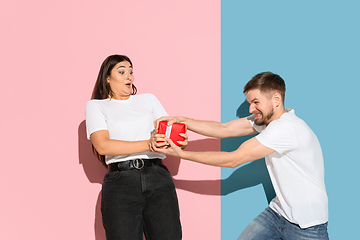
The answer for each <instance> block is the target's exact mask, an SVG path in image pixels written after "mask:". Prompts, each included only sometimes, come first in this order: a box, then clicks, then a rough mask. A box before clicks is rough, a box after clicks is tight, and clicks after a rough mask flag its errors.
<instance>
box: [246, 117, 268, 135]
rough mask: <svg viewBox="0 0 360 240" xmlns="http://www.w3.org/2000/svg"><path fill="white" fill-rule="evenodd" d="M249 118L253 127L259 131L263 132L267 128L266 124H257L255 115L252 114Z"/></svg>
mask: <svg viewBox="0 0 360 240" xmlns="http://www.w3.org/2000/svg"><path fill="white" fill-rule="evenodd" d="M246 118H247V120H249V122H250V124H251V125H252V127H253V128H254V129H255V130H256V131H257V132H262V131H263V130H264V129H265V126H259V125H256V124H255V122H254V120H255V115H254V114H252V115H250V116H248V117H246Z"/></svg>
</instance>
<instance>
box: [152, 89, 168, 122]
mask: <svg viewBox="0 0 360 240" xmlns="http://www.w3.org/2000/svg"><path fill="white" fill-rule="evenodd" d="M151 99H152V103H153V115H154V118H155V119H158V118H160V117H163V116H169V115H168V114H167V112H166V111H165V109H164V107H163V106H162V105H161V103H160V101H159V100H158V99H157V98H156V97H155V95H152V94H151Z"/></svg>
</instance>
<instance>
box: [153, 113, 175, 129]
mask: <svg viewBox="0 0 360 240" xmlns="http://www.w3.org/2000/svg"><path fill="white" fill-rule="evenodd" d="M160 121H166V122H168V124H167V125H168V126H171V125H172V124H173V123H180V122H181V120H180V117H170V116H169V117H161V118H159V119H157V120H155V121H154V127H155V129H156V130H157V129H158V128H159V122H160Z"/></svg>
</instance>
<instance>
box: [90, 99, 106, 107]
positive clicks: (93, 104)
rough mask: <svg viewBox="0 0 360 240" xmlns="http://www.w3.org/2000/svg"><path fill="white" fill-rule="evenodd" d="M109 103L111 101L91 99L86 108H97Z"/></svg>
mask: <svg viewBox="0 0 360 240" xmlns="http://www.w3.org/2000/svg"><path fill="white" fill-rule="evenodd" d="M105 102H109V99H91V100H89V101H88V102H87V103H86V106H85V107H86V108H94V107H95V108H96V107H99V106H101V105H102V103H105Z"/></svg>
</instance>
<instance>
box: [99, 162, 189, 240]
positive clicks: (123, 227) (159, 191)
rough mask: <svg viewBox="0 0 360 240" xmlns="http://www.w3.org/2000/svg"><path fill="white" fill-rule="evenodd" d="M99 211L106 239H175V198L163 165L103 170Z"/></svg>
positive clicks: (177, 233) (178, 229) (177, 228)
mask: <svg viewBox="0 0 360 240" xmlns="http://www.w3.org/2000/svg"><path fill="white" fill-rule="evenodd" d="M101 212H102V218H103V225H104V228H105V232H106V239H107V240H142V239H143V233H144V234H145V237H146V239H147V240H162V239H163V240H178V239H181V237H182V232H181V223H180V213H179V205H178V199H177V195H176V191H175V186H174V182H173V180H172V177H171V175H170V173H169V171H168V170H167V168H166V167H165V166H164V165H155V166H149V167H145V168H142V169H140V170H137V169H134V170H127V171H115V172H108V173H106V174H105V177H104V182H103V185H102V199H101Z"/></svg>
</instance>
